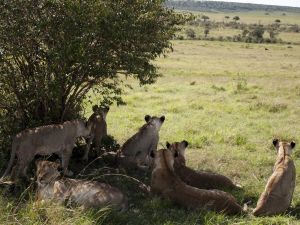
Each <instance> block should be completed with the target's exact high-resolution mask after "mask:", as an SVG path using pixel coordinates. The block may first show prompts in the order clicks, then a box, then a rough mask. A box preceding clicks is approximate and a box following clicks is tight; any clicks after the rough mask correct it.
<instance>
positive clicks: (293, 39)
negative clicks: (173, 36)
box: [178, 11, 300, 44]
mask: <svg viewBox="0 0 300 225" xmlns="http://www.w3.org/2000/svg"><path fill="white" fill-rule="evenodd" d="M268 13H269V14H268V15H266V12H265V11H254V12H241V13H238V12H237V13H229V12H228V13H225V12H194V15H196V16H198V17H199V18H201V16H203V15H206V16H208V17H209V21H211V22H222V23H224V24H223V26H219V27H218V28H211V29H210V31H209V34H208V36H207V37H208V38H215V39H218V38H220V37H223V39H226V37H228V36H229V37H233V36H236V35H239V34H240V35H242V30H240V29H233V28H231V27H228V26H225V24H226V23H229V22H232V21H233V20H232V18H233V17H234V16H239V17H240V20H239V21H238V23H242V24H262V25H269V24H274V23H275V20H276V19H279V20H280V21H281V23H280V24H281V25H280V26H291V25H299V21H300V13H286V14H285V15H283V14H284V13H285V12H268ZM225 16H229V19H225ZM186 29H193V30H194V31H195V34H196V39H197V37H199V36H201V37H204V26H191V25H186V26H185V29H183V30H182V31H181V32H179V33H178V34H179V35H181V36H183V37H185V33H186V32H185V30H186ZM264 38H269V33H268V31H267V30H266V31H265V33H264ZM277 38H280V39H281V40H282V41H283V42H286V43H288V42H290V43H294V44H300V33H299V32H298V33H296V32H285V31H284V32H280V33H279V35H278V36H277Z"/></svg>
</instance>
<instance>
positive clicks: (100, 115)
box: [82, 105, 109, 161]
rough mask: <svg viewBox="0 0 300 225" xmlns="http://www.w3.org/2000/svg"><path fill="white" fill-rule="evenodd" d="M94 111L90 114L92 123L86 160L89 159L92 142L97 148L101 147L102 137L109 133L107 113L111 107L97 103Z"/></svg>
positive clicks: (85, 155) (84, 157)
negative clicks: (104, 106) (101, 106)
mask: <svg viewBox="0 0 300 225" xmlns="http://www.w3.org/2000/svg"><path fill="white" fill-rule="evenodd" d="M93 111H94V113H93V114H92V115H91V116H90V118H89V120H88V121H89V122H90V123H91V124H92V130H91V136H90V138H89V140H88V143H87V148H86V151H85V154H84V156H83V158H82V159H83V160H84V161H88V156H89V151H90V148H91V144H92V142H94V143H95V148H96V149H99V148H100V146H101V141H102V138H103V137H105V136H106V135H107V124H106V115H107V113H108V111H109V108H100V107H98V106H97V105H95V106H93Z"/></svg>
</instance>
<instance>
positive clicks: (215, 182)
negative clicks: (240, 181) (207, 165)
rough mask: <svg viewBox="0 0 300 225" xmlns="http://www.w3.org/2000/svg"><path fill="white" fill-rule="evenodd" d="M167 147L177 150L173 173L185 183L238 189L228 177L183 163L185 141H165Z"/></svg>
mask: <svg viewBox="0 0 300 225" xmlns="http://www.w3.org/2000/svg"><path fill="white" fill-rule="evenodd" d="M166 146H167V148H168V149H170V150H171V151H173V152H175V151H177V152H178V153H179V155H178V157H177V158H176V159H175V163H174V168H175V173H176V174H177V175H178V176H179V177H180V179H181V180H182V181H183V182H185V183H186V184H188V185H190V186H193V187H196V188H200V189H238V188H240V187H238V186H236V185H235V184H234V183H233V182H232V181H231V180H230V179H229V178H228V177H226V176H224V175H221V174H217V173H212V172H205V171H195V170H193V169H191V168H189V167H187V166H186V164H185V150H186V148H187V146H188V142H187V141H185V140H184V141H182V142H175V143H173V144H170V143H169V142H167V144H166Z"/></svg>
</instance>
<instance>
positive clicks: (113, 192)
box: [36, 161, 127, 210]
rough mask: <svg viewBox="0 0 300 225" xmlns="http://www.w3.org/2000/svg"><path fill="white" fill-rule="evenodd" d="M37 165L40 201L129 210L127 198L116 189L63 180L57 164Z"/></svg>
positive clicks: (104, 185)
mask: <svg viewBox="0 0 300 225" xmlns="http://www.w3.org/2000/svg"><path fill="white" fill-rule="evenodd" d="M36 164H37V172H36V177H37V184H38V187H37V200H38V201H42V200H52V201H55V202H58V203H69V204H72V203H73V204H76V205H80V206H83V207H84V208H91V207H93V208H100V207H112V208H115V209H121V210H126V208H127V197H126V196H125V195H124V194H123V193H122V192H121V191H120V190H119V189H117V188H115V187H112V186H110V185H108V184H104V183H99V182H97V181H86V180H79V179H69V178H61V174H60V172H59V171H58V169H59V167H60V164H59V163H57V162H49V161H38V162H37V163H36Z"/></svg>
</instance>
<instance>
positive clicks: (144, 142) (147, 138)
mask: <svg viewBox="0 0 300 225" xmlns="http://www.w3.org/2000/svg"><path fill="white" fill-rule="evenodd" d="M145 120H146V124H144V125H143V126H142V127H141V128H140V129H139V131H138V132H137V133H136V134H135V135H133V136H132V137H131V138H129V139H128V140H127V141H126V142H125V143H124V144H123V146H122V148H121V149H120V150H119V153H118V157H117V161H118V163H119V164H121V165H122V166H124V167H126V168H138V169H142V170H147V169H148V168H149V167H150V166H151V165H152V159H151V157H150V152H151V151H155V150H156V149H157V144H158V141H159V135H158V133H159V130H160V127H161V126H162V124H163V122H164V120H165V117H164V116H162V117H160V118H158V117H156V116H153V117H151V116H149V115H147V116H145Z"/></svg>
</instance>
